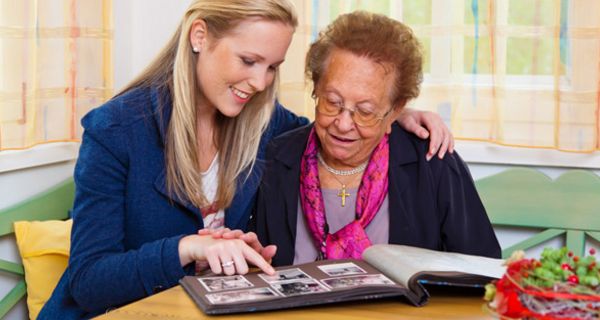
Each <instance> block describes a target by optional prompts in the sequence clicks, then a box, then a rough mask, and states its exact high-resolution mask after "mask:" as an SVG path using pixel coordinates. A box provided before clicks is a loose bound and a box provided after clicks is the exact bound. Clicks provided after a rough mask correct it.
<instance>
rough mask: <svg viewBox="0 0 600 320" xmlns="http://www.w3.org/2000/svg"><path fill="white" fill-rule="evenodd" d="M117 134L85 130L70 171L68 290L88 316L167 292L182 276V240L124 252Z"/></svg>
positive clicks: (122, 166) (123, 163)
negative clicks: (73, 186)
mask: <svg viewBox="0 0 600 320" xmlns="http://www.w3.org/2000/svg"><path fill="white" fill-rule="evenodd" d="M118 131H119V130H118V128H117V129H114V130H113V129H112V128H111V129H110V130H101V131H100V132H95V131H94V130H87V129H86V131H85V132H84V135H83V142H82V145H81V148H80V152H79V159H78V161H77V165H76V168H75V183H76V196H75V203H74V207H73V213H72V216H73V220H74V223H73V230H72V234H71V256H70V260H69V288H70V291H71V294H72V296H73V298H74V300H75V301H76V302H77V304H78V305H79V306H80V307H81V308H82V309H84V310H86V311H90V312H98V311H103V310H106V309H107V308H109V307H114V306H119V305H122V304H124V303H127V302H131V301H134V300H137V299H140V298H142V297H145V296H148V295H150V294H152V293H153V291H156V290H158V289H161V288H168V287H172V286H174V285H176V284H177V282H178V280H179V279H180V278H181V277H183V276H184V275H185V271H184V268H182V267H181V265H180V260H179V253H178V245H179V240H180V239H181V238H182V237H183V235H179V236H174V237H170V238H165V239H159V240H156V241H150V242H147V243H145V244H144V245H142V246H141V247H139V248H136V249H127V248H126V247H125V244H124V243H125V238H126V237H127V234H126V232H127V230H125V223H124V221H125V217H126V185H127V181H128V160H127V159H128V155H127V148H126V146H125V144H126V141H124V140H125V139H123V136H122V134H119V133H118ZM140 223H142V222H140Z"/></svg>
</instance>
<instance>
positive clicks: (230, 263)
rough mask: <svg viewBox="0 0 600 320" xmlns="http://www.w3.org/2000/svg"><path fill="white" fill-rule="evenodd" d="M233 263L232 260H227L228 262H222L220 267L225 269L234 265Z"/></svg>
mask: <svg viewBox="0 0 600 320" xmlns="http://www.w3.org/2000/svg"><path fill="white" fill-rule="evenodd" d="M234 263H235V262H233V260H229V261H227V262H223V263H221V266H222V267H223V268H227V267H231V266H233V264H234Z"/></svg>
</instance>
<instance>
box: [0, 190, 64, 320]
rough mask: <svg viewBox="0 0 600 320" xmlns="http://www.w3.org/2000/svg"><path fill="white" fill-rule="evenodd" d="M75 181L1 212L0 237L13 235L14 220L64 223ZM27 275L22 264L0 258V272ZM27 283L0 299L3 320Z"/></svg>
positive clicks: (21, 283)
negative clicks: (57, 221) (55, 220)
mask: <svg viewBox="0 0 600 320" xmlns="http://www.w3.org/2000/svg"><path fill="white" fill-rule="evenodd" d="M74 190H75V184H74V183H73V179H69V180H66V181H64V182H62V183H60V184H58V185H56V186H54V187H53V188H51V189H50V190H47V191H45V192H42V193H40V194H37V195H35V196H33V197H31V198H29V199H26V200H25V201H22V202H20V203H17V204H16V205H14V206H11V207H9V208H5V209H0V237H3V236H6V235H9V234H12V233H14V229H13V222H15V221H23V220H27V221H34V220H38V221H43V220H52V219H57V220H64V219H67V218H68V216H69V210H70V209H71V207H72V206H73V198H74V195H75V192H74ZM2 272H7V273H10V274H14V275H17V276H20V277H23V276H24V272H23V265H22V264H20V263H15V262H10V261H5V260H1V259H0V273H2ZM26 289H27V287H26V284H25V280H24V279H21V280H20V281H19V282H18V283H17V284H16V285H15V286H14V287H13V288H12V289H11V290H10V291H9V292H8V293H7V294H6V295H5V296H4V297H2V298H1V300H0V318H2V317H4V315H6V313H7V312H8V311H10V309H11V308H12V307H14V306H15V305H16V304H17V303H18V302H19V300H21V299H22V298H23V297H24V296H25V293H26Z"/></svg>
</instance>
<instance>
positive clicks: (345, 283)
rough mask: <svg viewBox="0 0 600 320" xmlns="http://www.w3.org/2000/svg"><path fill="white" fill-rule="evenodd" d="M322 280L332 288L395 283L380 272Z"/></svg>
mask: <svg viewBox="0 0 600 320" xmlns="http://www.w3.org/2000/svg"><path fill="white" fill-rule="evenodd" d="M322 282H323V283H324V284H325V285H327V286H328V287H330V288H332V289H337V288H348V287H357V286H365V285H395V283H394V282H393V281H392V280H390V279H388V278H387V277H386V276H384V275H382V274H368V275H364V276H351V277H338V278H329V279H323V280H322Z"/></svg>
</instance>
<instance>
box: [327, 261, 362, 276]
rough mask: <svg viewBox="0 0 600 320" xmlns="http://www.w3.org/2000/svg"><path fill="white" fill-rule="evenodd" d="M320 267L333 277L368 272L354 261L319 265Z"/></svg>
mask: <svg viewBox="0 0 600 320" xmlns="http://www.w3.org/2000/svg"><path fill="white" fill-rule="evenodd" d="M319 269H321V271H323V272H325V273H326V274H328V275H330V276H332V277H336V276H349V275H353V274H364V273H367V272H366V271H365V270H363V269H362V268H360V267H359V266H357V265H355V264H354V263H352V262H346V263H335V264H327V265H323V266H319Z"/></svg>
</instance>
